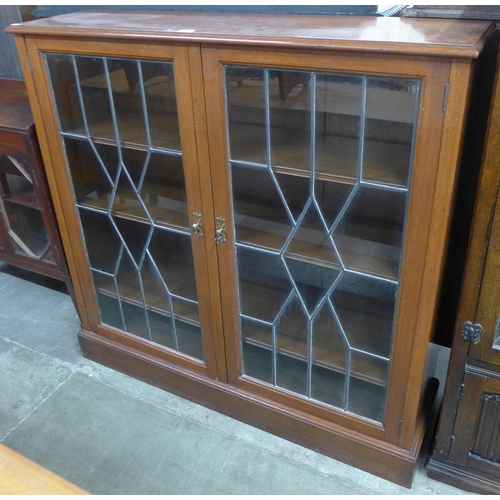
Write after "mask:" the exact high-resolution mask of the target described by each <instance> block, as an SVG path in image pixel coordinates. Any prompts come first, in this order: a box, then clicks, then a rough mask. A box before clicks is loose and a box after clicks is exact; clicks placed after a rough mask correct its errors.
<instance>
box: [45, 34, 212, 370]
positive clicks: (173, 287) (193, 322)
mask: <svg viewBox="0 0 500 500" xmlns="http://www.w3.org/2000/svg"><path fill="white" fill-rule="evenodd" d="M48 44H49V45H50V42H48ZM111 45H112V44H111ZM101 48H102V52H101V53H100V51H99V50H98V49H99V47H96V46H92V47H91V50H86V47H85V46H82V47H80V49H82V50H81V53H76V52H73V51H72V50H70V51H68V52H61V51H59V52H53V51H50V50H49V51H47V52H45V53H43V52H42V53H41V54H40V60H41V62H42V65H45V67H46V70H44V69H43V66H42V71H46V75H47V80H48V82H49V85H50V88H51V91H52V92H51V94H52V98H53V100H54V101H55V109H56V120H57V122H58V124H59V129H60V133H61V138H62V139H61V140H62V150H61V151H62V153H63V157H64V158H65V160H66V163H67V169H68V173H65V172H64V173H63V177H66V178H67V182H68V183H70V189H69V192H70V193H71V195H72V196H73V197H74V200H75V201H76V212H75V217H76V218H77V220H78V221H79V226H80V227H81V233H78V232H75V230H74V229H73V228H69V229H68V230H69V233H70V234H72V237H73V239H77V241H74V240H73V241H72V242H71V245H73V246H74V247H76V246H78V245H79V243H78V238H80V237H81V245H82V246H83V249H84V253H85V256H86V258H87V261H88V264H89V269H88V271H87V270H85V269H82V268H81V267H80V268H79V269H78V278H79V279H81V280H82V283H83V282H87V283H89V284H90V286H91V291H92V292H93V293H88V294H86V298H85V300H86V301H87V303H86V305H85V307H86V308H88V309H89V310H90V311H92V313H91V318H90V321H91V322H93V324H94V326H93V328H94V329H95V330H96V331H99V332H100V333H102V334H104V335H110V336H111V337H113V336H115V337H116V335H119V336H121V338H122V340H124V341H126V342H127V343H128V344H129V345H132V346H134V347H137V348H139V349H146V350H147V351H148V352H152V353H154V354H155V355H158V356H160V357H163V358H165V359H167V360H171V361H174V362H176V363H180V364H181V365H184V366H188V367H190V368H192V369H194V370H195V371H201V372H205V371H207V373H208V374H210V375H211V376H213V377H215V376H216V373H215V370H216V369H215V359H214V356H215V354H214V349H213V337H212V333H211V332H210V331H208V330H209V329H210V327H211V323H212V321H211V319H210V305H209V304H208V303H201V304H200V303H199V295H200V294H199V290H200V289H201V290H203V292H202V293H201V295H202V296H207V292H206V291H205V290H210V287H209V285H208V283H207V281H206V279H207V275H206V271H205V269H204V267H205V265H206V262H205V259H206V256H205V248H204V242H203V238H202V237H201V236H202V234H203V233H202V232H201V234H199V235H198V234H195V233H194V232H192V227H191V224H192V221H193V212H197V213H198V212H200V213H201V212H202V211H203V210H202V206H201V201H200V187H199V182H198V165H197V162H196V153H195V148H194V143H195V136H194V125H193V110H192V107H191V92H190V90H189V89H190V83H189V61H188V55H187V50H186V49H185V48H182V47H176V48H166V50H164V51H163V52H162V53H160V52H159V51H157V50H155V47H154V45H153V46H152V47H150V48H149V49H148V50H149V52H150V53H147V52H148V50H146V53H144V48H142V49H141V48H137V47H134V46H131V47H130V51H127V52H123V50H124V47H121V48H120V51H118V54H113V53H112V50H111V48H110V46H109V45H106V46H104V45H102V47H101ZM125 50H126V49H125ZM135 52H139V53H141V56H140V57H137V55H136V54H135ZM134 55H135V58H134ZM162 57H166V58H167V60H159V59H160V58H162ZM168 58H170V59H168ZM179 88H180V90H179ZM178 107H179V109H178ZM181 129H182V133H181ZM56 154H57V153H56ZM58 182H60V183H64V180H62V179H61V180H58ZM65 189H67V188H66V187H64V188H62V189H61V191H63V190H65ZM64 196H66V195H63V197H64ZM80 235H81V236H80ZM87 272H89V274H87ZM84 286H85V285H84ZM200 287H201V288H200ZM90 297H95V302H93V303H92V302H90ZM123 332H126V333H127V334H128V335H127V337H126V338H124V337H123Z"/></svg>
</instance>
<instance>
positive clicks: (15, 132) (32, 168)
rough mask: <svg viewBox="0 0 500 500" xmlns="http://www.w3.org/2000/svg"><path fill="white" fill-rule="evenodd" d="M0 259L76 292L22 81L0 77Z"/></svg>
mask: <svg viewBox="0 0 500 500" xmlns="http://www.w3.org/2000/svg"><path fill="white" fill-rule="evenodd" d="M0 260H1V261H4V262H7V263H9V264H12V265H15V266H17V267H21V268H23V269H27V270H29V271H34V272H36V273H41V274H44V275H46V276H50V277H52V278H56V279H59V280H63V281H64V282H65V283H66V286H67V287H68V290H69V291H70V292H71V291H72V290H71V281H70V278H69V272H68V270H67V266H66V260H65V257H64V253H63V248H62V243H61V239H60V236H59V230H58V227H57V222H56V219H55V213H54V209H53V206H52V200H51V196H50V192H49V187H48V184H47V179H46V176H45V169H44V164H43V161H42V157H41V154H40V149H39V146H38V139H37V135H36V131H35V124H34V122H33V116H32V114H31V110H30V106H29V101H28V96H27V94H26V87H25V84H24V82H23V81H22V80H11V79H0Z"/></svg>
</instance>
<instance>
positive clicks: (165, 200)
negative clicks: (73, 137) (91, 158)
mask: <svg viewBox="0 0 500 500" xmlns="http://www.w3.org/2000/svg"><path fill="white" fill-rule="evenodd" d="M141 195H142V200H143V202H144V205H145V206H146V208H147V210H148V212H149V214H150V215H151V217H152V219H153V221H154V222H155V224H156V225H158V226H161V227H165V228H173V229H177V230H181V231H184V232H188V233H189V230H190V229H189V218H188V210H187V203H186V201H185V189H183V188H177V187H175V186H163V185H159V184H152V183H144V184H143V187H142V189H141ZM78 198H79V199H78V204H79V205H80V206H82V207H88V208H93V209H98V210H101V211H103V212H107V210H108V207H109V202H110V193H102V192H99V190H98V188H97V187H96V188H95V189H94V190H93V191H90V192H88V193H87V194H86V195H84V196H78ZM111 213H112V215H114V216H117V217H122V218H124V219H130V220H135V221H137V222H143V223H149V219H148V218H147V217H146V215H145V212H144V209H143V208H142V205H141V204H140V202H139V200H138V199H137V196H136V194H135V192H134V191H133V190H132V189H119V190H118V191H117V193H116V196H115V199H114V204H113V207H112V210H111Z"/></svg>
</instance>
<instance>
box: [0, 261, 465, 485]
mask: <svg viewBox="0 0 500 500" xmlns="http://www.w3.org/2000/svg"><path fill="white" fill-rule="evenodd" d="M17 275H21V276H23V278H22V279H21V278H20V277H18V276H17ZM29 277H30V276H29V274H28V273H25V272H24V271H21V272H18V270H16V269H15V268H12V267H10V266H6V265H4V264H1V263H0V380H1V384H0V441H1V442H2V443H3V444H5V445H6V446H9V447H10V448H13V449H14V450H16V451H18V452H20V453H22V454H24V455H25V456H27V457H29V458H30V459H32V460H34V461H35V462H37V463H39V464H41V465H43V466H44V467H46V468H48V469H50V470H52V471H53V472H55V473H57V474H59V475H60V476H62V477H64V478H66V479H68V480H69V481H71V482H73V483H75V484H76V485H78V486H80V487H81V488H83V489H85V490H87V491H89V492H90V493H93V494H241V495H243V494H281V495H288V494H302V495H315V494H328V495H332V494H333V495H348V494H362V495H367V494H371V495H377V494H378V495H385V494H395V495H408V494H415V495H432V494H434V495H457V494H466V493H465V492H463V491H461V490H458V489H456V488H453V487H451V486H447V485H445V484H443V483H440V482H437V481H434V480H431V479H429V478H428V477H427V475H426V473H425V470H424V469H422V466H420V467H419V469H418V470H417V473H416V476H415V481H414V484H413V487H412V489H411V490H409V489H406V488H403V487H400V486H397V485H395V484H393V483H390V482H388V481H385V480H383V479H380V478H377V477H375V476H372V475H370V474H367V473H365V472H362V471H359V470H357V469H354V468H352V467H349V466H346V465H344V464H342V463H340V462H337V461H335V460H332V459H330V458H327V457H324V456H322V455H319V454H317V453H314V452H312V451H310V450H307V449H305V448H302V447H300V446H297V445H295V444H292V443H290V442H288V441H285V440H283V439H280V438H278V437H276V436H273V435H270V434H268V433H266V432H263V431H260V430H258V429H255V428H253V427H250V426H248V425H245V424H243V423H240V422H238V421H236V420H233V419H231V418H228V417H225V416H223V415H220V414H218V413H216V412H213V411H211V410H207V409H205V408H203V407H201V406H198V405H196V404H193V403H190V402H189V401H186V400H183V399H180V398H178V397H176V396H173V395H171V394H169V393H167V392H164V391H162V390H159V389H156V388H154V387H151V386H149V385H147V384H144V383H142V382H139V381H137V380H134V379H132V378H130V377H127V376H125V375H122V374H120V373H117V372H114V371H112V370H109V369H107V368H105V367H103V366H100V365H97V364H95V363H93V362H91V361H89V360H86V359H84V358H83V357H82V354H81V352H80V349H79V346H78V342H77V338H76V334H77V332H78V329H79V321H78V319H77V315H76V312H75V309H74V307H73V304H72V302H71V300H70V298H69V296H68V295H67V294H65V293H63V292H64V287H63V286H62V284H59V282H55V281H53V280H45V284H46V285H47V284H49V285H50V286H51V287H52V288H48V287H47V286H41V285H40V284H35V283H33V282H30V281H28V280H27V278H28V279H29ZM38 281H40V280H38ZM41 281H44V279H42V280H41ZM54 284H55V285H56V286H55V287H54V286H53V285H54ZM54 288H55V289H54ZM0 482H1V478H0Z"/></svg>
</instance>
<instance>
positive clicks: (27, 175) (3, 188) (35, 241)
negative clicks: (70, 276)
mask: <svg viewBox="0 0 500 500" xmlns="http://www.w3.org/2000/svg"><path fill="white" fill-rule="evenodd" d="M35 186H36V179H35V177H34V172H33V169H32V166H31V164H30V161H29V159H28V158H22V157H19V156H12V155H7V154H2V155H0V217H1V219H2V224H3V226H4V229H5V230H6V232H7V234H8V237H7V238H8V240H9V243H7V244H5V247H11V248H12V249H13V250H12V251H13V252H14V253H16V254H17V255H19V256H22V257H24V258H26V259H32V260H34V261H45V262H47V263H50V264H53V265H55V263H56V261H55V257H54V253H53V250H52V246H51V243H50V240H49V235H48V233H47V229H46V226H45V221H44V218H43V214H42V208H41V205H40V202H39V200H38V197H37V194H36V187H35Z"/></svg>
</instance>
